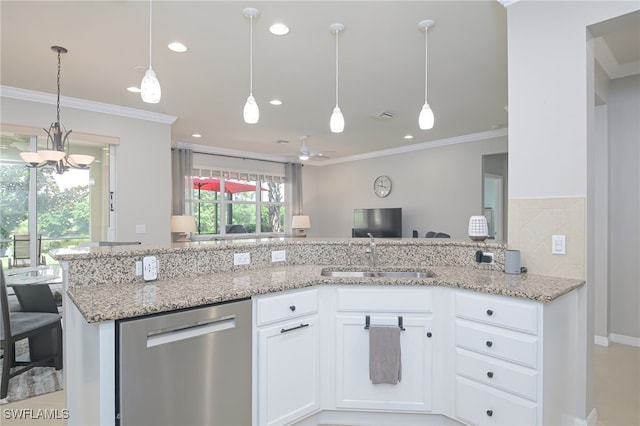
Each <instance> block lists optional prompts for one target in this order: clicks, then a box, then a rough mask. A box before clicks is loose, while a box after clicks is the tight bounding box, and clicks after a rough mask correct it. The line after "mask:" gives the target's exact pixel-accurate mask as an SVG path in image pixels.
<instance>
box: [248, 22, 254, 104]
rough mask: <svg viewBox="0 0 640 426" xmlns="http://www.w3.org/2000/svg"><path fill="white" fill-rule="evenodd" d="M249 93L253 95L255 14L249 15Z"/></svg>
mask: <svg viewBox="0 0 640 426" xmlns="http://www.w3.org/2000/svg"><path fill="white" fill-rule="evenodd" d="M249 95H253V16H249Z"/></svg>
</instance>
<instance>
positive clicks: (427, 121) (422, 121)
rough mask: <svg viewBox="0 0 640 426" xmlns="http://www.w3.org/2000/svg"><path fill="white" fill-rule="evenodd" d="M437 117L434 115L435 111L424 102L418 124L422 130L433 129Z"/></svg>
mask: <svg viewBox="0 0 640 426" xmlns="http://www.w3.org/2000/svg"><path fill="white" fill-rule="evenodd" d="M434 121H435V118H434V117H433V111H432V110H431V107H430V106H429V104H428V103H426V102H425V103H424V105H423V106H422V110H421V111H420V115H419V116H418V125H419V126H420V128H421V129H422V130H429V129H433V123H434Z"/></svg>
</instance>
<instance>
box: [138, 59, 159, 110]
mask: <svg viewBox="0 0 640 426" xmlns="http://www.w3.org/2000/svg"><path fill="white" fill-rule="evenodd" d="M140 94H141V95H142V100H143V101H144V102H146V103H148V104H157V103H158V102H160V97H161V96H162V90H161V89H160V82H159V81H158V78H157V77H156V72H155V71H154V70H153V68H151V67H149V69H148V70H147V72H145V73H144V77H143V78H142V84H140Z"/></svg>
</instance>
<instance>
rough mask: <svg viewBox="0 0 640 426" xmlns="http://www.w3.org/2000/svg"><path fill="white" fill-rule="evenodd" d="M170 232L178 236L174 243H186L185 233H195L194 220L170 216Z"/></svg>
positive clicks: (182, 216) (180, 216)
mask: <svg viewBox="0 0 640 426" xmlns="http://www.w3.org/2000/svg"><path fill="white" fill-rule="evenodd" d="M171 232H173V233H176V234H178V239H176V242H178V243H186V242H188V241H189V239H188V238H187V233H189V232H196V219H195V218H194V217H193V216H185V215H175V216H171Z"/></svg>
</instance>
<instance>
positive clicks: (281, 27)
mask: <svg viewBox="0 0 640 426" xmlns="http://www.w3.org/2000/svg"><path fill="white" fill-rule="evenodd" d="M269 31H271V34H274V35H285V34H288V33H289V27H287V26H286V25H285V24H283V23H282V22H276V23H275V24H273V25H271V26H270V27H269Z"/></svg>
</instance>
